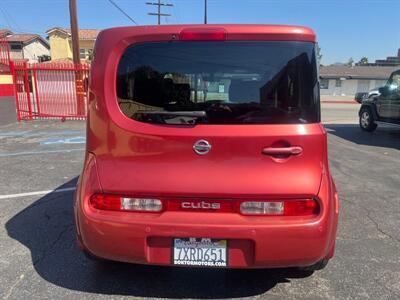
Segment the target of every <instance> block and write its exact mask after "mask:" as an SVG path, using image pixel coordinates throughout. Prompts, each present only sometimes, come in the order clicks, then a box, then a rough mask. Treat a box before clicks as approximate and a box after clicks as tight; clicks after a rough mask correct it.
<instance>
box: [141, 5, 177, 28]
mask: <svg viewBox="0 0 400 300" xmlns="http://www.w3.org/2000/svg"><path fill="white" fill-rule="evenodd" d="M146 5H155V6H157V12H156V13H148V15H150V16H157V21H158V22H157V23H158V25H160V24H161V16H163V17H169V16H171V14H163V13H161V6H174V5H173V4H170V3H161V0H158V2H146Z"/></svg>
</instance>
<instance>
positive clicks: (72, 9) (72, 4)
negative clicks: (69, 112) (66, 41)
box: [69, 0, 85, 116]
mask: <svg viewBox="0 0 400 300" xmlns="http://www.w3.org/2000/svg"><path fill="white" fill-rule="evenodd" d="M69 17H70V23H71V40H72V60H73V62H74V64H75V68H77V69H75V88H76V112H77V114H78V115H79V116H84V114H85V87H84V86H83V73H82V71H79V68H80V66H81V59H80V57H79V31H78V17H77V13H76V0H69Z"/></svg>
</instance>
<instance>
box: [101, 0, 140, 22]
mask: <svg viewBox="0 0 400 300" xmlns="http://www.w3.org/2000/svg"><path fill="white" fill-rule="evenodd" d="M108 2H110V3H111V4H112V5H114V6H115V8H116V9H118V10H119V11H120V12H121V13H122V14H124V16H125V17H127V18H128V19H129V20H131V21H132V22H133V23H134V24H136V25H139V24H138V23H137V22H136V21H135V20H134V19H132V17H131V16H130V15H128V14H127V13H126V12H125V11H124V10H123V9H122V8H121V7H119V6H118V4H117V3H115V2H114V1H113V0H108Z"/></svg>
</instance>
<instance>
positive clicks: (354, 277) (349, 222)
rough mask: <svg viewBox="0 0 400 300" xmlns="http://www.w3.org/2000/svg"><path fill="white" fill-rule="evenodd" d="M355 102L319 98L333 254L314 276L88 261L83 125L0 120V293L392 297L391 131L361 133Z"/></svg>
mask: <svg viewBox="0 0 400 300" xmlns="http://www.w3.org/2000/svg"><path fill="white" fill-rule="evenodd" d="M358 108H359V105H358V104H338V103H324V104H323V105H322V119H323V122H324V124H325V126H326V129H327V131H328V133H329V137H328V138H329V156H330V167H331V169H332V171H333V174H334V177H335V180H336V184H337V188H338V192H339V196H340V200H341V208H340V220H339V230H338V236H337V242H336V254H335V257H334V259H333V260H331V261H330V263H329V264H328V266H327V267H326V268H325V269H324V270H322V271H317V272H315V273H313V274H306V273H301V272H298V271H296V270H292V269H284V270H227V269H190V268H169V267H150V266H139V265H130V264H123V263H106V264H103V265H99V264H96V263H95V262H92V261H90V260H88V259H87V258H86V257H85V256H84V255H83V254H82V253H81V252H80V251H79V250H78V249H77V248H76V246H75V243H74V238H75V237H74V225H73V213H72V201H71V199H72V195H73V192H74V189H73V187H74V186H75V184H76V181H77V177H78V175H79V173H80V171H81V168H82V158H83V154H84V147H85V144H84V142H85V124H84V122H80V121H67V122H59V121H33V122H22V123H15V122H14V123H10V124H5V125H0V178H1V180H0V223H1V224H0V225H1V226H0V270H1V272H0V297H1V298H2V299H3V298H4V299H47V298H49V299H50V298H51V299H54V298H59V299H69V298H76V297H79V298H84V299H92V298H93V299H94V298H103V297H104V298H107V297H112V298H113V299H119V298H123V297H125V296H131V297H152V298H208V299H210V298H239V297H254V298H265V299H399V298H400V255H399V253H400V230H399V228H400V193H399V187H400V171H399V169H400V130H399V129H396V128H389V127H379V128H378V130H377V131H375V132H374V133H366V132H362V131H361V130H360V129H359V127H358V124H357V122H358V119H357V111H358ZM54 190H55V191H54ZM21 193H24V195H20V194H21ZM293 251H296V249H293Z"/></svg>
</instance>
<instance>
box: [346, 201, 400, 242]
mask: <svg viewBox="0 0 400 300" xmlns="http://www.w3.org/2000/svg"><path fill="white" fill-rule="evenodd" d="M340 200H341V201H344V202H347V203H350V204H351V205H355V206H358V207H360V208H361V209H362V210H364V212H365V213H366V217H367V218H368V220H370V221H371V222H372V224H374V227H375V229H376V230H377V231H378V232H380V233H381V234H383V235H384V236H386V237H387V238H389V239H391V240H393V241H396V242H397V243H399V244H400V239H398V238H396V237H394V236H392V235H391V234H390V233H387V232H386V231H384V230H383V229H381V228H380V227H379V223H378V222H376V221H375V220H374V219H373V217H372V216H371V211H370V210H369V209H368V208H366V207H364V206H363V205H360V204H358V203H355V202H352V201H350V200H348V199H346V198H345V197H341V198H340Z"/></svg>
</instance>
